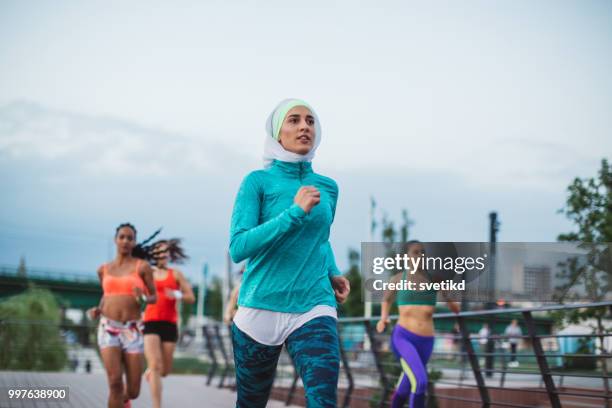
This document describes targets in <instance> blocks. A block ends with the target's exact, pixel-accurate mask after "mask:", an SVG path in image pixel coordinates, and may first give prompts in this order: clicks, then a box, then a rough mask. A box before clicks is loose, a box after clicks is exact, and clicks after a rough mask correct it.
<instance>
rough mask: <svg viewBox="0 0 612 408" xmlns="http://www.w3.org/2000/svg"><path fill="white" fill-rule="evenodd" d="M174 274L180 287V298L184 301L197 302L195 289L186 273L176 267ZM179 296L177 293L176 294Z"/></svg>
mask: <svg viewBox="0 0 612 408" xmlns="http://www.w3.org/2000/svg"><path fill="white" fill-rule="evenodd" d="M174 276H175V277H176V280H177V282H178V284H179V288H180V292H179V293H180V295H179V296H180V299H181V300H182V301H183V303H195V295H194V294H193V289H192V288H191V284H190V283H189V281H188V280H187V279H186V278H185V275H183V273H182V272H181V271H179V270H178V269H174ZM174 295H175V297H177V296H176V295H177V294H174Z"/></svg>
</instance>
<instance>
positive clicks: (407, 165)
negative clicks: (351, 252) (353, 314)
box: [0, 1, 612, 278]
mask: <svg viewBox="0 0 612 408" xmlns="http://www.w3.org/2000/svg"><path fill="white" fill-rule="evenodd" d="M0 38H2V42H1V44H0V188H1V191H2V197H3V199H2V202H3V205H2V210H1V212H0V264H4V265H16V264H17V263H18V262H19V258H20V257H21V256H23V257H25V259H26V263H27V265H29V266H31V267H37V268H45V269H53V270H59V271H70V272H78V273H88V274H93V273H94V272H93V271H95V269H96V268H97V266H98V265H99V264H100V263H102V262H104V261H105V260H108V259H110V258H112V256H113V251H114V249H113V246H112V236H113V233H114V229H115V227H116V226H117V225H118V224H119V223H121V222H125V221H130V222H132V223H134V224H135V225H136V227H137V228H138V231H139V238H145V237H146V236H147V235H148V234H150V233H152V232H153V231H154V230H155V229H157V228H158V227H159V226H163V228H164V230H163V235H164V236H167V237H169V236H177V237H182V238H183V239H184V243H185V246H186V248H187V251H188V253H189V254H190V256H191V259H190V262H189V263H187V264H186V265H184V266H183V267H182V268H183V270H184V271H185V272H186V273H187V274H188V275H189V276H190V277H191V278H194V277H195V276H196V275H197V274H198V271H199V270H201V268H202V265H203V263H204V262H208V263H209V265H210V268H211V271H212V272H213V273H217V274H218V273H222V272H223V270H224V269H225V262H226V255H225V253H226V249H227V246H228V239H229V222H230V216H231V210H232V206H233V200H234V198H235V194H236V191H237V188H238V185H239V184H240V181H241V179H242V178H243V177H244V176H245V175H246V174H247V173H248V172H249V171H251V170H253V169H257V168H260V167H261V155H262V152H263V140H264V137H265V133H264V122H265V119H266V117H267V115H268V114H269V113H270V111H271V110H272V109H273V107H274V106H275V105H276V104H277V103H278V101H280V100H281V99H284V98H286V97H299V98H303V99H305V100H307V101H308V102H309V103H310V104H311V105H312V106H313V107H314V108H315V109H316V110H317V113H318V116H319V118H320V120H321V125H322V129H323V131H322V135H321V137H322V143H321V146H320V147H319V150H318V151H317V156H316V157H315V160H314V162H313V167H314V169H315V171H317V172H319V173H321V174H324V175H327V176H329V177H332V178H334V179H335V180H336V181H337V182H338V184H339V187H340V198H339V203H338V208H337V214H336V219H335V222H334V225H333V227H332V232H331V242H332V246H333V248H334V251H335V253H336V258H337V262H338V264H339V266H340V267H341V268H345V267H346V265H347V256H346V254H347V250H348V248H349V247H353V248H358V247H359V245H360V242H361V241H367V240H369V234H368V212H369V202H370V197H371V196H374V197H375V199H376V202H377V217H381V216H382V214H383V213H386V214H387V215H388V217H389V218H391V219H394V220H396V222H399V220H400V218H401V210H402V209H404V208H405V209H407V210H408V212H409V215H410V217H411V219H412V220H413V221H414V225H413V226H412V230H411V237H412V238H418V239H421V240H423V241H485V240H487V239H488V214H489V212H490V211H497V212H498V214H499V219H500V221H501V227H500V232H499V237H498V239H499V240H500V241H507V242H512V241H527V242H535V241H542V242H545V241H554V240H555V239H556V237H557V235H558V234H559V233H563V232H567V231H568V230H571V225H570V224H569V222H568V221H567V220H566V219H565V218H564V217H563V215H562V214H558V212H557V211H558V210H559V209H560V208H561V207H562V206H563V204H564V202H565V199H566V188H567V186H568V185H569V184H570V183H571V181H572V180H573V179H574V178H575V177H591V176H594V175H595V174H596V172H597V169H598V168H599V164H600V162H601V159H602V158H604V157H607V158H608V159H610V156H612V155H611V152H612V138H611V137H610V129H611V128H612V115H610V112H611V111H612V109H611V108H612V77H611V76H610V75H609V73H610V72H612V3H610V2H607V1H582V2H573V1H541V2H531V1H499V2H486V1H468V2H461V3H457V2H444V1H434V2H405V1H401V2H400V1H386V2H382V3H381V2H355V1H334V2H329V1H310V2H306V3H302V4H299V5H296V4H289V3H286V2H280V1H270V2H254V1H236V2H221V1H209V2H187V1H180V2H172V3H169V2H161V1H160V2H155V1H147V2H144V1H134V2H129V3H126V2H119V1H110V2H101V1H92V2H71V1H56V2H51V1H38V2H34V1H32V2H21V1H4V2H2V3H1V4H0Z"/></svg>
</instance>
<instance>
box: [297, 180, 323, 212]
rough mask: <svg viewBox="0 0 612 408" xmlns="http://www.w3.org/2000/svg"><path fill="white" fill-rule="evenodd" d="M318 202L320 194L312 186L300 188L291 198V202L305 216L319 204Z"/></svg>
mask: <svg viewBox="0 0 612 408" xmlns="http://www.w3.org/2000/svg"><path fill="white" fill-rule="evenodd" d="M320 201H321V193H320V192H319V190H317V189H316V188H315V187H313V186H304V187H301V188H300V189H299V190H298V192H297V194H296V195H295V197H294V198H293V202H294V203H296V204H297V205H299V206H300V207H302V210H304V211H305V212H306V213H307V214H308V213H309V212H310V210H312V207H314V206H315V205H317V204H319V202H320Z"/></svg>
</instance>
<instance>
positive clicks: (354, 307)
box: [340, 198, 414, 317]
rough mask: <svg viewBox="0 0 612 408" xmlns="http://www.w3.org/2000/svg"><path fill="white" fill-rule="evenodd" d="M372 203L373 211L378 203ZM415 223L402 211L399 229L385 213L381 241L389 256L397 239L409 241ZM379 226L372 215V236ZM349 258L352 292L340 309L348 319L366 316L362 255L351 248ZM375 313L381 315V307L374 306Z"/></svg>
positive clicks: (348, 275)
mask: <svg viewBox="0 0 612 408" xmlns="http://www.w3.org/2000/svg"><path fill="white" fill-rule="evenodd" d="M371 203H372V207H371V208H372V211H374V209H375V208H376V201H374V198H371ZM413 224H414V222H413V221H412V220H411V219H410V218H409V217H408V211H407V210H405V209H404V210H402V223H401V225H400V227H399V228H398V229H396V228H395V225H394V222H393V220H390V219H389V217H388V215H387V213H384V214H383V216H382V220H381V221H380V225H382V229H381V231H380V232H381V240H382V242H383V243H384V244H385V246H386V252H387V253H388V254H393V253H394V252H393V251H394V248H393V246H394V244H396V242H395V241H396V238H397V237H398V236H399V237H400V240H401V241H400V242H402V243H405V242H407V241H408V238H409V233H410V226H412V225H413ZM378 225H379V222H377V221H376V218H375V217H374V215H373V214H372V224H371V230H372V235H374V233H375V232H376V227H377V226H378ZM348 258H349V270H348V272H347V273H346V275H345V276H346V278H347V279H348V280H349V282H350V284H351V292H350V293H349V296H348V298H347V300H346V302H345V303H344V304H343V305H342V307H341V308H340V315H341V316H346V317H361V316H363V314H364V301H365V298H364V294H363V279H362V275H361V263H360V254H359V252H358V251H356V250H355V249H353V248H349V252H348ZM373 306H374V307H373V309H374V310H373V313H374V314H375V315H376V313H379V310H380V305H373ZM391 313H392V314H394V313H397V306H396V305H393V307H392V309H391Z"/></svg>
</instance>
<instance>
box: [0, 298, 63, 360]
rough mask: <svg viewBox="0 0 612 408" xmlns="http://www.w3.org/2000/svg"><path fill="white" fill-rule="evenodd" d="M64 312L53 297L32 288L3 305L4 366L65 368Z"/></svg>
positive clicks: (0, 351) (0, 353)
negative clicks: (62, 330)
mask: <svg viewBox="0 0 612 408" xmlns="http://www.w3.org/2000/svg"><path fill="white" fill-rule="evenodd" d="M60 315H61V314H60V310H59V307H58V305H57V302H56V300H55V298H54V297H53V294H52V293H51V292H50V291H48V290H45V289H37V288H35V287H33V286H31V287H30V288H29V289H28V290H26V291H25V292H23V293H21V294H19V295H16V296H12V297H10V298H8V299H6V300H4V301H2V302H0V321H1V322H0V327H1V329H0V367H2V368H3V369H6V370H35V371H54V370H61V369H62V368H64V366H65V364H66V361H67V356H66V345H65V343H64V341H63V339H62V338H61V336H60V327H59V325H60V320H61V316H60Z"/></svg>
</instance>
